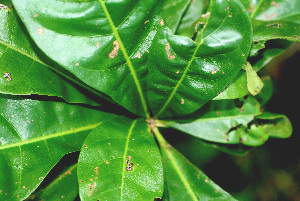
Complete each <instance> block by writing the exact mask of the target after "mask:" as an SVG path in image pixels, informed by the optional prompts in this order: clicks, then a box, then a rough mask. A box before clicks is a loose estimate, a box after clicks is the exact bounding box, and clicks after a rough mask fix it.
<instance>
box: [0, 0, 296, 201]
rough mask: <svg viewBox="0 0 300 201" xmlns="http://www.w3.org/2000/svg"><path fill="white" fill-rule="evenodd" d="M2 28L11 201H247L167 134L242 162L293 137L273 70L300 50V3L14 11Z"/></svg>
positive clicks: (5, 170)
mask: <svg viewBox="0 0 300 201" xmlns="http://www.w3.org/2000/svg"><path fill="white" fill-rule="evenodd" d="M0 20H1V21H0V24H1V26H0V67H1V70H2V73H3V76H2V77H1V79H0V93H1V95H0V105H1V108H2V110H1V116H0V133H1V134H0V164H1V165H0V200H8V201H10V200H12V201H13V200H24V199H28V200H31V199H47V200H57V199H58V198H61V199H65V200H74V199H75V198H76V196H77V195H78V194H79V196H80V199H81V200H153V199H155V198H162V199H163V200H235V198H233V197H232V196H231V195H229V194H228V193H227V192H225V191H224V190H222V189H221V188H220V187H219V186H218V185H216V184H215V183H214V182H213V181H211V180H210V179H209V178H208V177H207V176H206V175H205V174H204V173H203V172H202V171H201V170H199V169H198V168H197V167H196V166H194V165H193V164H191V163H190V162H189V161H188V160H187V159H186V158H185V156H184V155H182V154H181V153H180V152H178V151H177V150H176V149H175V148H174V147H172V145H171V144H169V143H168V142H167V141H166V140H165V139H164V137H163V134H164V132H165V131H168V132H175V130H178V131H181V132H184V133H186V134H189V135H192V136H195V137H197V138H199V139H201V140H202V142H203V143H205V144H207V145H208V146H212V147H215V148H218V149H220V150H222V151H225V152H226V153H230V154H237V155H244V154H246V153H247V152H248V151H249V150H250V148H251V147H253V146H260V145H262V144H264V143H265V142H266V141H267V140H268V138H270V137H275V138H288V137H289V136H290V135H291V134H292V128H291V123H290V121H289V120H288V118H287V117H286V116H284V115H281V114H273V113H270V112H266V111H264V109H263V106H264V105H265V103H266V102H268V100H269V99H270V98H271V95H272V93H271V92H272V84H271V80H270V79H269V78H268V77H267V75H266V74H265V72H264V71H263V70H262V69H263V67H264V66H265V65H266V64H267V63H268V62H269V61H270V60H271V59H272V58H274V57H276V56H277V55H279V54H280V53H282V52H283V51H284V50H285V49H286V48H287V47H289V45H291V44H292V43H293V42H299V41H300V34H299V29H300V2H299V1H298V0H289V1H287V0H277V1H271V0H260V1H252V0H247V1H239V0H230V1H229V0H211V1H205V0H175V1H174V0H163V1H159V0H140V1H137V0H121V1H104V0H98V1H96V0H48V1H41V0H31V1H23V0H12V1H10V0H4V1H2V4H1V7H0ZM237 146H238V148H236V147H237ZM71 152H80V156H79V159H78V163H77V162H76V161H73V164H71V165H67V167H66V170H65V172H64V173H62V174H61V175H57V177H56V178H55V179H54V180H53V181H51V182H48V183H47V181H46V180H45V178H46V176H47V174H48V173H49V172H50V170H51V169H53V168H54V167H55V165H56V164H57V163H58V162H59V161H60V159H61V158H62V157H63V156H64V155H66V154H68V153H71ZM76 171H77V173H76ZM43 181H44V182H43ZM42 182H43V183H42ZM41 183H42V184H43V185H41ZM66 184H67V186H68V188H65V186H66ZM39 186H40V187H39ZM38 187H39V188H38Z"/></svg>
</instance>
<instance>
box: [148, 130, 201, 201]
mask: <svg viewBox="0 0 300 201" xmlns="http://www.w3.org/2000/svg"><path fill="white" fill-rule="evenodd" d="M153 132H154V134H155V136H156V138H157V140H158V142H159V144H160V146H161V148H163V149H164V151H165V152H166V154H167V155H168V158H169V160H170V162H171V163H172V165H173V167H174V169H175V171H176V173H177V175H178V176H179V178H180V180H181V182H182V183H183V185H184V187H185V188H186V190H187V192H188V194H189V195H190V197H191V198H192V200H194V201H198V198H197V196H196V195H195V193H194V191H193V189H192V187H191V185H190V183H189V182H188V181H187V179H186V178H185V176H184V175H183V174H182V171H181V170H180V167H179V166H178V164H177V163H176V160H175V157H174V155H173V154H172V151H171V150H170V147H169V146H170V145H169V144H168V143H167V142H166V141H165V139H164V138H163V136H162V135H161V133H160V132H159V130H158V128H157V127H154V128H153Z"/></svg>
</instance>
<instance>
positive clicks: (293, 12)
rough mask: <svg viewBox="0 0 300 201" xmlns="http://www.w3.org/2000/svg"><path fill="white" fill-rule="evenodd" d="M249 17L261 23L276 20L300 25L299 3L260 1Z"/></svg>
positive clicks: (284, 0)
mask: <svg viewBox="0 0 300 201" xmlns="http://www.w3.org/2000/svg"><path fill="white" fill-rule="evenodd" d="M253 2H255V1H253ZM254 5H255V3H254ZM251 17H252V18H255V19H256V20H262V21H271V20H275V19H277V20H285V21H291V22H296V23H300V1H298V0H288V1H287V0H276V1H274V0H260V1H258V3H257V4H256V5H255V7H254V9H253V10H252V12H251Z"/></svg>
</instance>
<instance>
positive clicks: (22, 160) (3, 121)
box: [0, 96, 116, 201]
mask: <svg viewBox="0 0 300 201" xmlns="http://www.w3.org/2000/svg"><path fill="white" fill-rule="evenodd" d="M0 105H1V108H2V110H1V115H0V133H1V137H0V144H1V145H0V164H1V166H0V190H1V191H0V192H1V193H0V200H7V201H10V200H23V199H25V198H26V197H28V196H29V195H30V194H31V193H32V192H33V191H34V190H35V189H36V188H37V186H38V185H39V184H40V183H41V182H42V180H43V179H44V177H45V176H46V175H47V173H48V172H49V171H50V170H51V169H52V167H53V166H54V165H55V164H56V163H57V162H58V161H59V160H60V158H61V157H62V156H64V155H65V154H67V153H69V152H74V151H78V150H80V148H81V146H82V143H83V141H84V139H85V138H86V135H87V134H88V133H89V132H90V131H91V130H92V129H94V128H95V127H96V126H98V125H99V124H100V123H102V122H104V121H107V120H110V119H113V118H115V117H116V116H115V115H113V114H108V113H104V112H101V111H96V110H92V109H87V108H84V107H80V106H76V105H68V104H65V103H60V102H47V101H43V102H42V101H33V100H27V99H19V98H17V97H9V96H2V97H1V98H0Z"/></svg>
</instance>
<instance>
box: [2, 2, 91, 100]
mask: <svg viewBox="0 0 300 201" xmlns="http://www.w3.org/2000/svg"><path fill="white" fill-rule="evenodd" d="M6 3H7V5H9V3H10V2H9V1H7V2H6ZM0 24H1V27H0V69H1V70H2V72H1V73H2V75H1V78H0V92H1V93H4V94H13V95H30V94H39V95H48V96H57V97H62V98H63V99H64V100H66V101H67V102H70V103H88V104H95V103H94V102H93V101H91V100H90V98H91V97H90V96H89V95H88V92H85V93H82V92H81V91H82V89H88V88H87V87H86V86H84V85H82V84H81V83H80V82H78V81H75V80H73V79H72V78H71V77H68V78H69V80H66V79H65V78H63V76H62V75H61V73H60V74H59V73H58V71H57V70H55V67H53V66H52V64H47V63H45V62H44V61H43V60H42V59H41V58H40V57H39V56H38V55H37V52H38V49H37V48H35V46H34V44H33V43H32V41H31V40H30V38H29V36H28V34H27V32H26V29H25V28H24V26H23V25H22V24H21V23H20V21H19V20H18V19H17V16H16V12H15V11H14V9H13V8H11V9H10V8H7V9H1V10H0ZM53 65H54V64H53ZM5 73H10V78H5V77H4V76H3V75H5ZM87 96H88V97H87Z"/></svg>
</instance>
